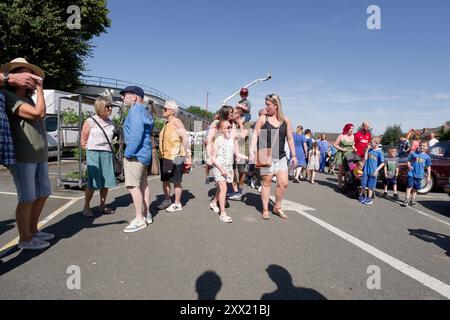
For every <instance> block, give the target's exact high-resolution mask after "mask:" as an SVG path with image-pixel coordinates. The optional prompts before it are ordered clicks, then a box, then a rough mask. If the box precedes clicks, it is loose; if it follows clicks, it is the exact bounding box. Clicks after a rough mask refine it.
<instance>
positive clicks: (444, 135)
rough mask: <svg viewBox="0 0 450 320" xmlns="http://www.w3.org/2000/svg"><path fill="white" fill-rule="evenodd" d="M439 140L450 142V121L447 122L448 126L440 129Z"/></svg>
mask: <svg viewBox="0 0 450 320" xmlns="http://www.w3.org/2000/svg"><path fill="white" fill-rule="evenodd" d="M439 140H440V141H445V140H450V121H447V123H446V125H443V126H442V127H441V129H439Z"/></svg>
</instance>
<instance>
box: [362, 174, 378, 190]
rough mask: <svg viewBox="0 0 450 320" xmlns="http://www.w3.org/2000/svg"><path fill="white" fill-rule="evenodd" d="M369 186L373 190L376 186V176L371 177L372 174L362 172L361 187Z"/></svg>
mask: <svg viewBox="0 0 450 320" xmlns="http://www.w3.org/2000/svg"><path fill="white" fill-rule="evenodd" d="M366 187H367V188H369V189H370V190H373V189H375V188H376V187H377V177H372V175H370V176H369V175H367V174H364V175H363V176H362V178H361V189H365V188H366Z"/></svg>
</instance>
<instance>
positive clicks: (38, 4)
mask: <svg viewBox="0 0 450 320" xmlns="http://www.w3.org/2000/svg"><path fill="white" fill-rule="evenodd" d="M72 5H77V6H78V7H79V8H80V15H81V21H80V22H81V24H80V27H81V28H80V29H73V28H72V29H70V28H69V26H68V24H69V23H70V22H71V17H73V14H74V12H73V11H69V13H67V11H68V8H69V7H70V6H72ZM108 12H109V11H108V9H107V7H106V0H46V1H42V0H26V1H25V0H2V2H1V3H0V37H1V38H3V41H4V42H5V44H6V46H7V49H6V50H5V53H4V55H2V62H7V61H11V60H12V59H14V58H17V57H23V58H25V59H27V61H28V62H30V63H33V64H36V65H38V66H39V67H41V68H42V69H43V70H44V71H45V73H46V77H45V82H44V85H45V87H46V88H54V89H59V90H67V91H70V90H72V89H75V88H77V87H80V86H81V85H82V83H81V81H80V79H79V78H80V75H81V74H82V72H83V71H85V70H86V69H85V64H84V60H85V59H86V58H87V57H91V56H92V48H93V45H92V44H91V42H90V41H91V40H92V38H93V37H94V36H99V35H100V34H101V33H104V32H106V28H108V27H110V26H111V21H110V20H109V18H108V17H107V14H108Z"/></svg>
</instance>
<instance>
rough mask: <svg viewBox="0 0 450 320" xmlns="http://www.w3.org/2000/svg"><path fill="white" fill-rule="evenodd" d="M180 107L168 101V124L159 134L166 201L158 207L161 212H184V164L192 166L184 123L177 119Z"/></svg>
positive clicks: (166, 116)
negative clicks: (172, 190)
mask: <svg viewBox="0 0 450 320" xmlns="http://www.w3.org/2000/svg"><path fill="white" fill-rule="evenodd" d="M177 112H178V105H177V103H176V102H175V101H171V100H169V101H166V103H165V105H164V108H163V116H164V118H165V119H166V123H165V125H164V127H163V129H162V130H161V132H160V134H159V153H160V155H159V156H160V158H161V159H160V171H161V182H162V183H163V192H164V201H163V202H162V203H161V204H160V205H159V206H158V209H159V210H164V209H166V211H167V212H177V211H181V210H183V207H182V205H181V193H182V192H183V189H182V186H181V182H182V180H183V173H184V163H186V165H187V166H190V165H191V164H192V160H191V145H190V143H189V137H188V135H187V133H186V129H185V128H184V125H183V122H182V121H181V120H180V119H178V118H177V117H176V115H177ZM171 183H173V184H174V189H175V202H174V203H172V202H171V200H170V192H171V186H170V184H171Z"/></svg>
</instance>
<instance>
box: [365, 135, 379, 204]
mask: <svg viewBox="0 0 450 320" xmlns="http://www.w3.org/2000/svg"><path fill="white" fill-rule="evenodd" d="M379 144H380V139H379V138H378V137H374V138H372V141H371V145H370V147H371V148H369V147H367V148H366V153H365V156H364V160H365V164H364V174H363V177H362V179H361V195H360V196H359V202H361V204H367V205H368V204H372V203H373V201H372V194H373V190H374V189H375V187H376V186H377V177H378V172H380V170H381V169H382V168H383V167H384V156H383V151H382V150H381V148H380V147H379ZM366 187H367V189H368V194H367V197H366Z"/></svg>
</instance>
